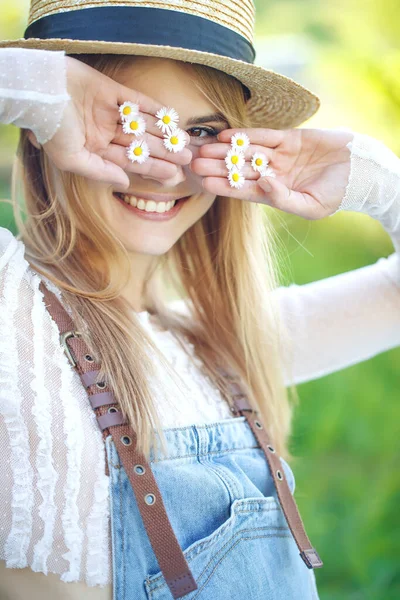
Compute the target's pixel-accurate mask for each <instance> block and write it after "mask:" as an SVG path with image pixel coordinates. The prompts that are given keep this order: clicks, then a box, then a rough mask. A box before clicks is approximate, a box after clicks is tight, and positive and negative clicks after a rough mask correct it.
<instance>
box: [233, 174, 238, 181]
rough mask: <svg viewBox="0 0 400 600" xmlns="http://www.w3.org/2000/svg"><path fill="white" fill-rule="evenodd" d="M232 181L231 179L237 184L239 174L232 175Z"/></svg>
mask: <svg viewBox="0 0 400 600" xmlns="http://www.w3.org/2000/svg"><path fill="white" fill-rule="evenodd" d="M232 179H233V181H235V182H236V183H237V182H238V181H239V173H234V174H233V175H232Z"/></svg>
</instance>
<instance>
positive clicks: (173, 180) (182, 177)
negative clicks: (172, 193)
mask: <svg viewBox="0 0 400 600" xmlns="http://www.w3.org/2000/svg"><path fill="white" fill-rule="evenodd" d="M141 177H142V179H152V180H153V181H159V182H160V183H162V185H163V187H175V186H177V185H178V184H179V183H182V182H183V181H186V167H181V166H180V165H177V172H176V175H174V176H173V177H170V178H169V179H160V178H159V177H152V176H151V175H141Z"/></svg>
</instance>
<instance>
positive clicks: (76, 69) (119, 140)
mask: <svg viewBox="0 0 400 600" xmlns="http://www.w3.org/2000/svg"><path fill="white" fill-rule="evenodd" d="M65 58H66V61H67V88H68V93H69V95H70V96H71V100H70V101H69V102H68V104H67V106H66V108H65V110H64V113H63V117H62V121H61V124H60V126H59V128H58V129H57V131H56V133H55V134H54V136H53V137H52V138H51V140H49V141H48V142H46V143H45V144H43V150H44V151H45V152H46V154H47V155H48V156H49V158H50V159H51V161H52V162H53V163H54V164H55V165H56V166H57V167H58V168H59V169H61V170H64V171H70V172H73V173H77V174H79V175H82V176H84V177H88V178H90V179H94V180H97V181H102V182H106V183H110V184H117V185H118V186H121V187H122V188H124V189H128V187H129V177H128V173H129V172H133V173H139V174H143V175H146V174H148V173H149V172H151V173H152V175H153V176H154V177H157V178H160V179H169V178H171V177H174V175H176V172H177V165H187V164H189V163H190V161H191V159H192V153H191V151H190V150H189V149H188V148H184V149H183V150H182V151H181V152H178V153H172V152H169V151H168V150H167V149H166V148H165V147H164V145H163V134H162V132H161V131H160V129H158V128H157V127H156V125H155V123H156V118H155V116H154V115H155V113H156V112H157V111H158V110H159V109H160V108H162V105H161V104H160V103H158V102H156V101H155V100H152V99H151V98H148V97H147V96H144V95H143V94H141V93H139V92H136V91H135V90H132V89H130V88H128V87H125V86H123V85H121V84H119V83H117V82H116V81H114V80H113V79H111V78H109V77H107V76H106V75H104V74H102V73H100V72H99V71H97V70H96V69H94V68H92V67H90V66H89V65H87V64H85V63H83V62H82V61H80V60H77V59H75V58H72V57H70V56H66V57H65ZM126 101H130V102H134V103H135V104H139V106H140V114H141V116H142V117H143V118H144V119H145V121H146V133H145V134H144V138H145V140H146V142H147V144H148V146H149V149H150V157H149V158H148V159H147V161H146V162H144V163H143V164H139V163H137V162H135V163H132V162H131V161H130V160H129V158H128V157H127V155H126V150H127V147H128V146H129V144H130V143H131V142H132V141H133V140H134V139H135V136H134V135H129V134H126V133H124V132H123V131H122V125H121V118H120V114H119V110H118V107H119V105H121V104H123V103H124V102H126ZM186 135H187V134H186ZM189 141H190V138H189V136H188V142H189ZM36 143H37V141H36Z"/></svg>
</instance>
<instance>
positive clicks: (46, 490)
mask: <svg viewBox="0 0 400 600" xmlns="http://www.w3.org/2000/svg"><path fill="white" fill-rule="evenodd" d="M39 283H40V280H39V279H38V278H36V280H34V281H33V289H34V291H35V294H34V297H33V304H32V323H33V341H34V364H33V374H34V379H33V380H32V382H31V389H32V391H33V392H34V398H35V400H34V406H33V408H32V414H33V416H34V418H35V424H36V429H37V434H38V437H39V444H38V447H37V454H36V470H37V487H38V489H39V491H40V494H41V496H42V504H41V506H40V507H39V511H38V512H39V516H40V518H41V519H42V521H43V536H42V538H41V539H39V540H38V542H37V543H36V544H35V547H34V552H33V560H32V565H31V568H32V570H33V571H36V572H38V571H40V572H42V573H44V574H45V575H47V560H48V558H49V555H50V552H51V550H52V545H53V536H54V523H55V518H56V512H57V507H56V505H55V498H54V494H55V488H56V484H57V480H58V475H57V472H56V471H55V469H54V466H53V434H52V414H51V410H50V407H51V397H50V394H49V390H48V389H47V387H46V383H45V381H46V377H45V366H44V347H45V345H44V338H43V335H44V321H45V316H46V308H45V306H44V304H43V302H42V301H41V298H40V297H39V294H38V293H37V290H38V288H39Z"/></svg>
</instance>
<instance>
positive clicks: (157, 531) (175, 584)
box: [40, 282, 197, 598]
mask: <svg viewBox="0 0 400 600" xmlns="http://www.w3.org/2000/svg"><path fill="white" fill-rule="evenodd" d="M40 289H41V291H42V293H43V295H44V300H45V305H46V308H47V309H48V311H49V313H50V315H51V316H52V318H53V319H54V321H55V322H56V324H57V326H58V329H59V331H60V343H61V344H62V345H63V348H64V351H65V354H66V355H67V357H68V360H69V361H70V363H71V365H72V366H73V367H74V368H75V369H76V370H77V372H78V374H79V376H80V378H81V381H82V383H83V385H84V387H85V388H86V389H87V391H88V395H89V401H90V402H91V404H92V407H93V409H94V411H95V414H96V417H97V422H98V423H99V427H100V429H101V430H102V432H103V438H104V439H105V438H106V437H107V436H108V435H112V438H113V441H114V444H115V447H116V449H117V452H118V455H119V459H120V461H121V463H122V465H123V467H124V469H125V472H126V474H127V476H128V478H129V481H130V483H131V485H132V489H133V491H134V494H135V497H136V502H137V505H138V508H139V510H140V514H141V516H142V519H143V523H144V526H145V528H146V532H147V535H148V537H149V540H150V543H151V546H152V548H153V551H154V554H155V556H156V559H157V562H158V565H159V568H160V570H161V571H162V573H163V575H164V578H165V581H166V583H167V585H168V587H169V589H170V591H171V594H172V596H173V598H181V597H182V596H186V594H189V592H192V591H193V590H196V589H197V584H196V581H195V579H194V577H193V575H192V573H191V571H190V569H189V565H188V564H187V562H186V559H185V557H184V555H183V552H182V549H181V547H180V546H179V543H178V540H177V539H176V536H175V533H174V531H173V529H172V527H171V524H170V521H169V518H168V515H167V512H166V510H165V506H164V502H163V499H162V497H161V493H160V490H159V489H158V485H157V482H156V480H155V478H154V475H153V472H152V470H151V466H150V464H149V463H148V462H147V460H146V458H145V456H144V455H143V454H142V453H141V452H139V451H138V450H137V446H136V434H135V432H134V430H133V429H132V427H131V426H130V425H128V423H127V420H126V419H125V417H124V415H123V414H122V412H121V411H120V410H119V409H118V404H117V402H116V400H115V398H114V397H113V394H112V390H111V389H110V388H109V387H108V386H107V383H106V382H98V381H97V379H98V374H99V370H100V365H99V364H97V363H96V362H95V360H94V358H93V357H92V356H91V355H90V352H89V350H88V347H87V345H86V343H85V342H84V341H83V339H82V338H81V336H80V333H79V332H76V331H74V323H73V321H72V319H71V317H70V316H69V315H68V313H67V312H66V311H65V309H64V307H63V306H62V305H61V303H60V302H59V301H58V299H57V298H56V296H55V295H54V294H53V293H52V292H50V291H49V290H48V289H47V288H46V286H45V285H44V284H43V282H41V284H40ZM99 390H102V391H101V392H100V391H99ZM102 398H103V400H102Z"/></svg>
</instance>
